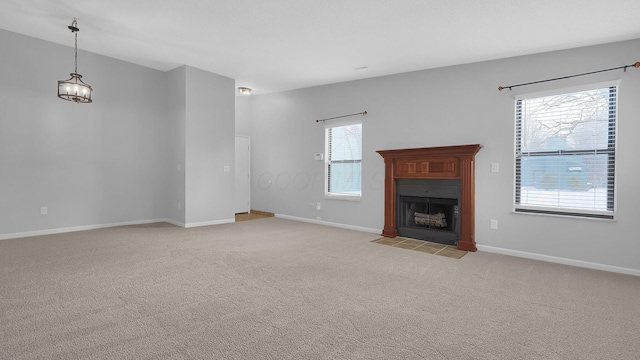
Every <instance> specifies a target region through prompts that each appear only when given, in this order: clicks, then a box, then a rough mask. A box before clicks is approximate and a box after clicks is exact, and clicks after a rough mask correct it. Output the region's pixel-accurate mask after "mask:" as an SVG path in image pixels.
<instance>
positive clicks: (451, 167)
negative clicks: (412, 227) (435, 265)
mask: <svg viewBox="0 0 640 360" xmlns="http://www.w3.org/2000/svg"><path fill="white" fill-rule="evenodd" d="M480 148H481V145H479V144H472V145H457V146H442V147H430V148H414V149H395V150H378V151H377V152H378V154H380V155H381V156H382V157H383V158H384V164H385V190H384V194H385V195H384V228H383V230H382V236H385V237H391V238H393V237H396V236H398V225H399V224H398V219H397V217H398V213H399V210H398V207H401V206H406V205H401V201H400V198H399V195H398V183H402V182H404V181H405V180H401V179H438V180H455V183H458V184H459V194H458V196H457V197H458V200H457V204H453V200H450V201H444V203H445V204H439V205H438V206H440V207H442V209H450V210H442V211H436V213H435V214H427V215H422V214H423V213H422V212H420V211H416V212H417V213H418V215H413V216H415V218H414V222H416V221H417V222H419V223H421V224H423V225H424V223H425V222H427V223H428V224H431V223H434V224H435V226H436V227H438V226H440V227H442V226H441V224H438V222H439V220H438V217H439V216H440V215H439V214H440V213H443V214H444V213H445V212H447V211H452V212H455V211H457V214H455V215H457V218H456V217H453V218H451V221H457V223H456V224H454V225H453V226H454V228H451V227H450V225H449V224H447V225H445V227H447V226H448V227H449V230H450V231H451V230H452V231H453V232H455V229H456V227H457V228H458V232H457V233H455V235H448V236H449V238H450V239H451V236H454V237H457V239H455V240H453V243H454V244H455V243H457V247H458V249H459V250H466V251H476V250H477V248H476V242H475V238H474V229H475V224H474V223H475V216H474V208H475V202H474V199H475V183H474V179H475V155H476V154H477V153H478V151H479V150H480ZM440 184H441V185H439V186H440V187H442V186H445V187H446V186H449V185H442V184H446V183H440ZM409 196H411V194H409ZM425 197H427V196H425ZM429 197H431V198H435V199H442V197H441V196H435V197H434V196H429ZM427 198H428V197H427ZM440 202H443V201H440ZM417 203H419V201H417ZM447 204H448V205H450V206H451V207H450V208H449V207H447V206H445V205H447ZM420 206H421V205H415V207H420ZM432 216H435V218H434V217H432ZM445 216H446V214H445ZM451 216H453V215H451ZM454 219H455V220H454ZM437 230H441V229H437ZM403 236H404V235H403ZM427 240H428V239H427Z"/></svg>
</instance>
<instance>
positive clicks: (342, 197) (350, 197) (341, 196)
mask: <svg viewBox="0 0 640 360" xmlns="http://www.w3.org/2000/svg"><path fill="white" fill-rule="evenodd" d="M324 198H325V199H326V200H346V201H360V200H361V199H362V195H346V194H324Z"/></svg>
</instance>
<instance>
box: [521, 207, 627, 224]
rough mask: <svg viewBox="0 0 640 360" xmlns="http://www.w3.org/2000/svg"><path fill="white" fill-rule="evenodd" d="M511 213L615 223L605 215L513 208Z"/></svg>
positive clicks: (614, 219) (612, 217)
mask: <svg viewBox="0 0 640 360" xmlns="http://www.w3.org/2000/svg"><path fill="white" fill-rule="evenodd" d="M512 213H513V214H518V215H534V216H551V217H560V218H570V219H585V220H600V221H612V222H616V221H617V220H616V218H615V215H612V216H611V217H607V216H606V215H602V216H594V215H592V214H580V213H570V212H563V211H560V210H558V211H555V212H554V211H548V210H547V211H545V210H540V211H536V210H534V209H522V208H514V209H513V211H512Z"/></svg>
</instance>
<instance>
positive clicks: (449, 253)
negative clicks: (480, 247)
mask: <svg viewBox="0 0 640 360" xmlns="http://www.w3.org/2000/svg"><path fill="white" fill-rule="evenodd" d="M372 242H374V243H377V244H382V245H388V246H391V247H397V248H402V249H408V250H414V251H422V252H425V253H429V254H434V255H440V256H445V257H449V258H453V259H460V258H461V257H463V256H465V255H466V254H467V251H464V250H458V249H456V247H455V246H449V245H444V244H437V243H432V242H428V241H422V240H413V239H406V238H401V237H395V238H387V237H383V238H380V239H377V240H373V241H372Z"/></svg>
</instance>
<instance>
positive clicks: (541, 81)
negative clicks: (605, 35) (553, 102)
mask: <svg viewBox="0 0 640 360" xmlns="http://www.w3.org/2000/svg"><path fill="white" fill-rule="evenodd" d="M629 67H634V68H639V67H640V61H636V63H635V64H631V65H625V66H619V67H615V68H611V69H604V70H598V71H591V72H586V73H582V74H576V75H569V76H563V77H558V78H553V79H547V80H540V81H533V82H528V83H524V84H517V85H509V86H498V91H502V90H503V89H509V90H511V89H512V88H514V87H518V86H525V85H533V84H539V83H543V82H549V81H556V80H563V79H569V78H572V77H577V76H584V75H591V74H597V73H601V72H605V71H612V70H618V69H624V71H625V72H626V71H627V68H629Z"/></svg>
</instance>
